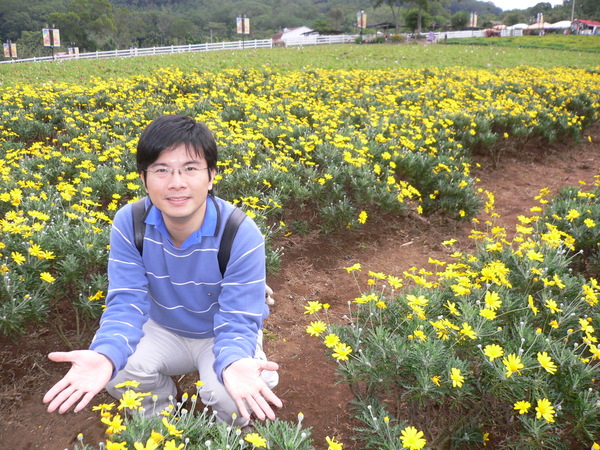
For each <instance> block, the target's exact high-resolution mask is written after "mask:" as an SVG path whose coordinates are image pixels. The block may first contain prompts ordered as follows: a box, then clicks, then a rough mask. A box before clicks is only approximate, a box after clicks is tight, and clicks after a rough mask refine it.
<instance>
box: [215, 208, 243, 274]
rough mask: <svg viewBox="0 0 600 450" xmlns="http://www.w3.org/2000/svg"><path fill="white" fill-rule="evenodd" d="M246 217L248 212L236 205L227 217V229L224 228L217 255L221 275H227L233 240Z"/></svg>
mask: <svg viewBox="0 0 600 450" xmlns="http://www.w3.org/2000/svg"><path fill="white" fill-rule="evenodd" d="M246 217H247V216H246V213H245V212H244V211H242V210H241V209H240V208H238V207H237V206H236V207H235V209H234V210H233V212H232V213H231V215H230V216H229V218H228V219H227V223H226V224H225V230H223V236H222V237H221V244H220V245H219V254H218V255H217V259H218V260H219V270H221V276H225V269H227V263H228V262H229V256H230V254H231V246H232V245H233V240H234V239H235V235H236V234H237V231H238V228H239V227H240V225H241V223H242V222H243V221H244V219H245V218H246Z"/></svg>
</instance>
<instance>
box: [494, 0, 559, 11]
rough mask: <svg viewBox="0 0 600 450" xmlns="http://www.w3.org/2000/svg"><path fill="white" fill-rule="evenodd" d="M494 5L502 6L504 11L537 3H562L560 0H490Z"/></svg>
mask: <svg viewBox="0 0 600 450" xmlns="http://www.w3.org/2000/svg"><path fill="white" fill-rule="evenodd" d="M491 1H492V3H493V4H494V5H496V6H497V7H498V8H502V9H503V10H504V11H507V10H509V9H527V8H531V7H532V6H535V5H537V4H538V3H542V2H544V3H550V4H551V5H552V6H554V5H562V3H563V2H562V0H491Z"/></svg>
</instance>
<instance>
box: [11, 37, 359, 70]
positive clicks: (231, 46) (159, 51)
mask: <svg viewBox="0 0 600 450" xmlns="http://www.w3.org/2000/svg"><path fill="white" fill-rule="evenodd" d="M353 41H354V36H347V35H341V36H307V37H305V38H302V39H296V40H290V41H286V46H288V47H290V46H297V45H318V44H319V45H320V44H341V43H348V42H353ZM271 47H273V41H272V40H271V39H257V40H251V41H232V42H215V43H205V44H188V45H171V46H168V47H148V48H131V49H126V50H109V51H104V52H90V53H79V54H76V55H69V54H65V53H57V54H55V55H54V56H44V57H39V58H28V59H15V60H10V61H0V64H10V63H17V62H41V61H53V60H57V61H61V60H71V59H90V58H131V57H136V56H152V55H166V54H172V53H188V52H210V51H216V50H246V49H253V48H271Z"/></svg>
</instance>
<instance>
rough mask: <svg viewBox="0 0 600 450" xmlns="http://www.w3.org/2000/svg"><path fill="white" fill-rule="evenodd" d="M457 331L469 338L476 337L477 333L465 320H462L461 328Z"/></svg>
mask: <svg viewBox="0 0 600 450" xmlns="http://www.w3.org/2000/svg"><path fill="white" fill-rule="evenodd" d="M459 333H460V334H461V335H463V336H466V337H468V338H470V339H477V333H476V332H475V331H474V330H473V327H471V325H469V324H468V323H467V322H463V324H462V328H461V330H460V331H459Z"/></svg>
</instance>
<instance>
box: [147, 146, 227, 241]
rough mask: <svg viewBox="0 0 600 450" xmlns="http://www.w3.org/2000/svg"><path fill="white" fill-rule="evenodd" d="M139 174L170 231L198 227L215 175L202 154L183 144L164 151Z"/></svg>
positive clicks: (191, 230)
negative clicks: (190, 150)
mask: <svg viewBox="0 0 600 450" xmlns="http://www.w3.org/2000/svg"><path fill="white" fill-rule="evenodd" d="M144 176H145V177H144ZM142 177H143V178H142V179H143V180H144V181H145V183H144V184H145V186H146V191H147V192H148V195H149V196H150V199H151V200H152V203H153V204H154V206H156V207H157V208H158V209H160V211H161V212H162V215H163V220H164V221H165V225H166V226H167V230H169V232H170V233H172V232H174V231H175V230H177V232H181V231H183V230H188V231H189V233H190V234H191V233H192V232H193V231H195V230H197V229H198V228H200V226H201V225H202V222H203V221H204V214H205V211H206V197H207V195H208V192H209V190H210V189H212V186H213V180H214V177H215V173H214V171H212V172H209V170H208V169H207V165H206V161H205V160H204V159H203V158H201V157H199V156H197V155H195V154H194V153H192V152H188V150H187V149H186V147H185V145H183V144H182V145H179V146H177V147H174V148H173V149H172V150H165V151H163V152H162V153H161V154H160V156H159V158H158V159H157V160H156V161H155V162H154V163H153V164H152V165H151V166H150V167H148V171H147V172H146V173H145V174H142Z"/></svg>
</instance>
